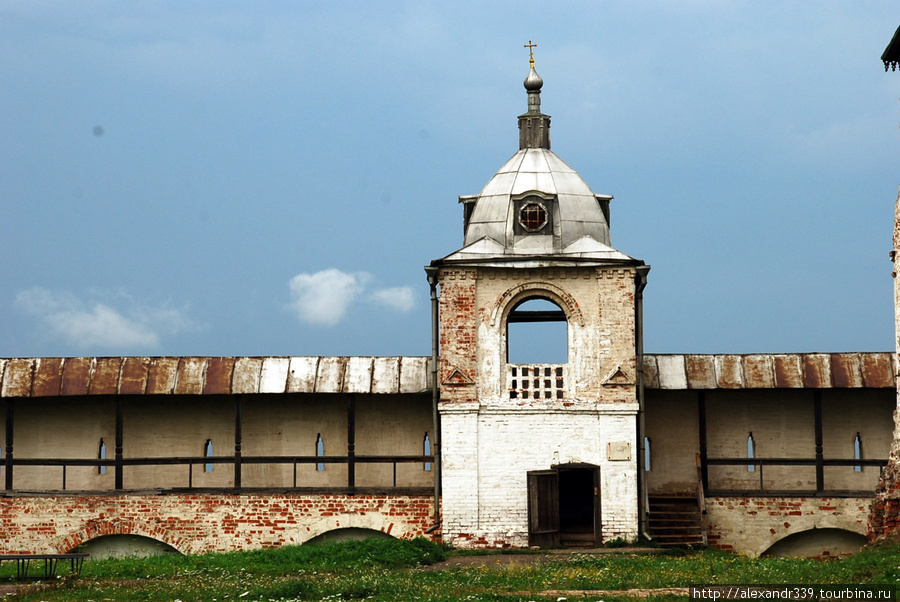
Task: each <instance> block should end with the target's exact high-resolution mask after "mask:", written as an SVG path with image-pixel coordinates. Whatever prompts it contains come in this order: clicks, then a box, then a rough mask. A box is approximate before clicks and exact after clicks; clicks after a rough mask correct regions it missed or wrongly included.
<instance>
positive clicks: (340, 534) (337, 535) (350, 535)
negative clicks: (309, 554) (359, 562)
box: [303, 527, 395, 546]
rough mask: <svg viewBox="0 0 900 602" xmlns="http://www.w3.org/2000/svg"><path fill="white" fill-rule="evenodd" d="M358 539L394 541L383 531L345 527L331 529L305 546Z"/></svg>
mask: <svg viewBox="0 0 900 602" xmlns="http://www.w3.org/2000/svg"><path fill="white" fill-rule="evenodd" d="M359 539H395V538H394V537H393V536H392V535H388V534H387V533H385V532H383V531H376V530H375V529H364V528H360V527H345V528H343V529H332V530H331V531H326V532H324V533H321V534H319V535H316V536H315V537H313V538H312V539H310V540H308V541H307V542H305V543H304V544H303V545H305V546H314V545H317V544H323V543H333V542H336V541H355V540H359Z"/></svg>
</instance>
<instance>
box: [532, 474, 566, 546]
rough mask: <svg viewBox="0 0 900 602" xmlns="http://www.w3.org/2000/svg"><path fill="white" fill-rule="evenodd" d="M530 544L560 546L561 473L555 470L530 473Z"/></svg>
mask: <svg viewBox="0 0 900 602" xmlns="http://www.w3.org/2000/svg"><path fill="white" fill-rule="evenodd" d="M528 544H529V545H532V546H539V547H542V548H545V547H558V546H559V473H558V472H557V471H555V470H535V471H531V472H529V473H528Z"/></svg>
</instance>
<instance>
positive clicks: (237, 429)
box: [234, 395, 243, 489]
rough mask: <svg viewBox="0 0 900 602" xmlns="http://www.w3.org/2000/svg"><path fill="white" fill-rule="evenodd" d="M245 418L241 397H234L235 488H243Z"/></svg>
mask: <svg viewBox="0 0 900 602" xmlns="http://www.w3.org/2000/svg"><path fill="white" fill-rule="evenodd" d="M242 423H243V417H242V415H241V396H240V395H236V396H235V397H234V488H235V489H240V488H241V441H242V433H241V425H242Z"/></svg>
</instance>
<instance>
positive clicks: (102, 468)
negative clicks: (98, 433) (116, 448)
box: [97, 437, 106, 474]
mask: <svg viewBox="0 0 900 602" xmlns="http://www.w3.org/2000/svg"><path fill="white" fill-rule="evenodd" d="M97 458H99V459H100V460H105V459H106V443H104V442H103V437H100V449H99V450H98V452H97ZM98 472H99V473H100V474H106V465H105V464H101V465H100V469H99V471H98Z"/></svg>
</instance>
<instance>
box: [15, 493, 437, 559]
mask: <svg viewBox="0 0 900 602" xmlns="http://www.w3.org/2000/svg"><path fill="white" fill-rule="evenodd" d="M433 503H434V499H433V498H431V497H428V496H394V495H356V496H349V495H284V494H281V495H269V494H266V495H216V494H197V495H102V496H100V495H98V496H43V497H5V498H0V524H2V530H0V553H4V554H8V553H18V552H22V553H24V552H30V553H64V552H67V551H69V550H71V549H72V548H74V547H75V546H77V545H79V544H81V543H84V542H86V541H89V540H91V539H93V538H96V537H101V536H105V535H139V536H143V537H149V538H152V539H155V540H158V541H161V542H163V543H166V544H168V545H170V546H172V547H173V548H175V549H176V550H178V551H179V552H182V553H185V554H197V553H203V552H211V551H220V552H224V551H230V550H249V549H255V548H268V547H278V546H282V545H289V544H302V543H304V542H306V541H308V540H310V539H312V538H314V537H316V536H318V535H321V534H323V533H326V532H328V531H332V530H335V529H343V528H359V529H372V530H375V531H381V532H384V533H386V534H388V535H391V536H393V537H397V538H409V537H416V536H419V535H422V534H424V532H425V530H426V529H427V528H428V527H429V526H430V525H431V523H432V522H433V520H432V519H433V514H432V513H433Z"/></svg>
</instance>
